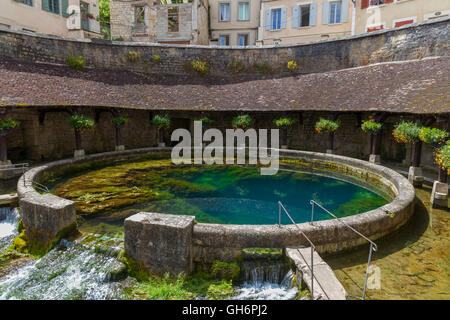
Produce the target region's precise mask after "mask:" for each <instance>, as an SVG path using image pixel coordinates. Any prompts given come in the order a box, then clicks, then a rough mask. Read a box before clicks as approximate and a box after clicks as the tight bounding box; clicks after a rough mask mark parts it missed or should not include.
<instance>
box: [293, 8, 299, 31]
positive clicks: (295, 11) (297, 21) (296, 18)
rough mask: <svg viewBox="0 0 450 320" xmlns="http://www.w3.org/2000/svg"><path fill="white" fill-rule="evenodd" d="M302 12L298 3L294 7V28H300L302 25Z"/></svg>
mask: <svg viewBox="0 0 450 320" xmlns="http://www.w3.org/2000/svg"><path fill="white" fill-rule="evenodd" d="M299 13H300V6H299V5H296V6H293V7H292V27H293V28H298V27H300V25H301V24H300V19H301V15H300V14H299Z"/></svg>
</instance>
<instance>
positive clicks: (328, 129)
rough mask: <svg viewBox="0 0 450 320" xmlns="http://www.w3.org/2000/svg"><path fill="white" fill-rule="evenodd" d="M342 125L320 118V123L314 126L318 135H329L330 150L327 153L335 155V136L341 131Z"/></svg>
mask: <svg viewBox="0 0 450 320" xmlns="http://www.w3.org/2000/svg"><path fill="white" fill-rule="evenodd" d="M340 125H341V123H340V122H339V121H338V120H336V121H334V120H328V119H324V118H320V119H319V121H317V122H316V125H315V126H314V128H315V130H316V131H317V133H319V134H321V133H328V148H329V149H328V150H327V153H333V150H334V135H335V133H336V131H337V129H339V127H340Z"/></svg>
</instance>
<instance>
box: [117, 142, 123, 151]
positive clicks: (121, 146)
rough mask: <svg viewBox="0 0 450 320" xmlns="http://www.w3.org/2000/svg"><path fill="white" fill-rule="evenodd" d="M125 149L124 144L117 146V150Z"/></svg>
mask: <svg viewBox="0 0 450 320" xmlns="http://www.w3.org/2000/svg"><path fill="white" fill-rule="evenodd" d="M124 150H125V146H124V145H123V144H122V145H120V146H116V151H124Z"/></svg>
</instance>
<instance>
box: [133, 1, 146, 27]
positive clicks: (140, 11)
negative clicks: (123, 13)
mask: <svg viewBox="0 0 450 320" xmlns="http://www.w3.org/2000/svg"><path fill="white" fill-rule="evenodd" d="M134 23H135V24H136V25H145V6H137V7H134Z"/></svg>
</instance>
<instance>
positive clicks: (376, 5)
mask: <svg viewBox="0 0 450 320" xmlns="http://www.w3.org/2000/svg"><path fill="white" fill-rule="evenodd" d="M372 1H374V0H369V7H368V9H369V8H379V7H383V6H385V5H386V0H378V1H384V3H381V4H370V3H371V2H372Z"/></svg>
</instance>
